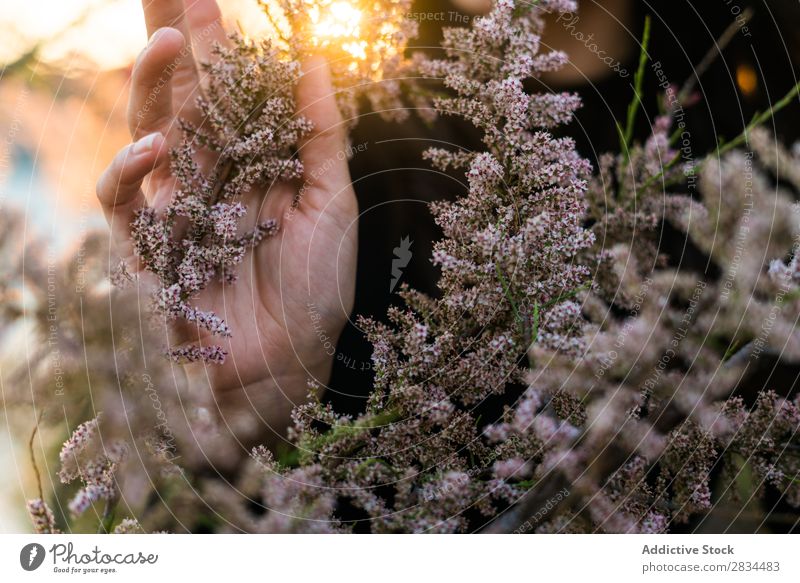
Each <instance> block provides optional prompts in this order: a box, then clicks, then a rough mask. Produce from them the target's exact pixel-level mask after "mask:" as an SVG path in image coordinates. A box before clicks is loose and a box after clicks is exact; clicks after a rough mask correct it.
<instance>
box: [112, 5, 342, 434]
mask: <svg viewBox="0 0 800 583" xmlns="http://www.w3.org/2000/svg"><path fill="white" fill-rule="evenodd" d="M142 5H143V9H144V16H145V21H146V23H147V31H148V34H149V35H151V36H150V41H149V43H148V45H147V47H146V48H145V49H144V50H143V51H142V53H141V54H140V55H139V57H138V59H137V61H136V64H135V66H134V69H133V74H132V79H131V93H130V102H129V106H128V125H129V128H130V132H131V137H132V143H131V144H130V145H128V146H126V147H125V148H123V149H122V150H121V151H120V152H119V153H118V154H117V156H116V157H115V158H114V160H113V161H112V162H111V164H110V165H109V167H108V168H107V169H106V170H105V172H104V173H103V175H102V176H101V177H100V179H99V181H98V186H97V195H98V198H99V200H100V203H101V205H102V208H103V211H104V213H105V216H106V219H107V221H108V224H109V227H110V229H111V236H112V241H113V244H114V246H115V248H116V249H117V251H118V252H119V254H120V255H121V256H122V257H124V258H126V263H127V264H128V266H129V268H130V269H134V270H135V269H137V265H136V260H135V258H134V257H133V253H132V245H131V239H130V223H131V221H132V219H133V217H134V213H135V211H136V210H137V209H138V208H141V207H142V206H144V205H152V206H154V207H155V208H156V209H159V208H163V206H164V205H165V204H166V202H167V201H168V200H169V198H170V197H171V196H172V193H173V190H174V188H175V181H174V179H173V178H172V177H171V176H170V173H169V156H168V150H169V148H170V147H172V146H174V145H176V144H177V143H178V141H179V139H180V131H179V129H178V127H177V124H176V120H177V119H178V117H183V118H187V119H189V120H192V121H194V122H196V123H197V122H201V120H200V119H199V118H200V114H199V112H198V111H197V109H196V107H195V105H194V97H195V96H196V95H198V93H199V92H200V91H202V84H203V79H202V73H199V72H198V67H197V62H198V61H200V60H209V59H211V58H212V55H211V46H212V43H213V42H220V43H223V44H224V43H226V42H227V39H226V36H225V34H226V33H225V29H224V27H223V25H222V21H221V16H220V11H219V8H218V6H217V3H216V1H215V0H143V1H142ZM302 67H303V71H304V74H303V76H302V78H301V80H300V82H299V84H298V87H297V88H296V92H295V95H296V100H297V111H298V113H300V114H302V115H304V116H305V117H307V118H308V119H310V120H311V122H312V123H313V124H314V129H313V131H312V132H311V133H310V134H309V135H308V136H307V137H306V138H305V139H304V140H303V142H302V143H301V144H300V147H299V156H300V160H301V161H302V163H303V165H304V169H305V176H304V177H303V179H301V180H299V181H297V182H296V183H283V184H277V185H273V186H272V187H270V188H269V189H262V190H256V191H254V192H251V193H249V194H248V195H247V196H246V197H245V200H244V201H243V202H245V203H246V204H247V206H248V211H249V213H248V217H249V218H250V225H251V226H252V224H254V223H255V222H256V220H265V219H268V218H277V219H278V220H279V223H280V231H279V232H278V234H277V235H276V236H275V237H274V238H272V239H268V240H266V241H264V242H263V243H261V244H260V245H259V246H258V247H257V248H256V249H255V250H254V251H253V252H252V253H251V254H249V255H248V256H247V258H246V259H245V263H244V264H243V265H241V266H240V271H239V281H238V282H237V283H236V284H235V285H232V286H224V287H223V286H222V285H221V284H217V283H214V284H211V285H209V286H208V287H207V288H206V289H205V290H204V291H203V292H202V293H201V294H200V296H198V297H197V299H196V301H195V304H196V305H198V306H199V307H201V308H203V309H207V310H213V311H214V312H215V313H217V314H218V315H220V316H221V317H222V318H224V319H225V320H226V322H227V323H228V324H229V325H230V327H231V329H232V331H233V337H232V338H230V339H223V338H211V337H208V335H207V334H205V333H200V332H198V330H197V329H196V328H193V327H192V328H187V327H186V326H181V327H179V326H173V329H172V330H171V334H172V341H173V342H174V343H177V344H180V343H187V342H200V343H202V344H211V343H214V344H221V345H222V346H223V347H224V349H225V350H226V352H227V353H228V357H227V359H226V361H225V363H224V364H223V365H214V364H211V365H203V364H194V365H189V366H186V367H185V368H186V372H187V374H188V376H189V378H190V380H191V381H192V382H193V384H194V383H197V384H201V385H203V384H204V385H207V386H209V387H210V389H211V395H212V396H213V400H214V402H215V404H216V406H217V407H218V410H219V412H220V413H221V414H222V416H223V417H226V416H227V417H235V416H249V417H250V422H249V423H247V424H245V425H247V426H248V429H247V430H242V431H240V432H237V431H234V433H237V434H236V437H237V438H238V439H240V440H241V441H242V442H243V445H244V444H245V442H248V443H251V442H255V441H260V440H265V439H266V440H267V441H271V440H274V439H276V438H277V437H278V436H280V435H281V434H282V433H283V431H284V429H285V427H286V425H287V423H288V418H289V412H290V411H291V409H292V407H293V405H294V404H295V403H298V402H301V401H302V400H303V398H304V397H305V395H306V394H307V391H308V384H307V383H308V380H309V379H314V380H316V381H317V382H318V383H320V384H322V385H323V386H324V384H325V383H327V381H328V380H329V377H330V374H331V368H332V364H333V355H332V354H330V353H331V350H330V348H326V345H325V344H324V343H323V342H322V341H321V340H320V335H321V334H324V336H326V337H327V339H328V340H329V342H330V343H332V344H333V345H334V346H335V344H336V341H337V340H338V337H339V335H340V334H341V331H342V329H343V328H344V325H345V323H346V322H347V318H348V316H349V314H350V311H351V309H352V306H353V295H354V287H355V269H356V254H357V229H356V219H357V215H358V206H357V203H356V198H355V193H354V192H353V188H352V185H351V180H350V174H349V170H348V167H347V161H346V157H345V156H344V155H342V152H344V151H345V148H346V146H345V144H346V135H345V127H344V125H343V123H342V119H341V116H340V113H339V111H338V109H337V106H336V101H335V94H334V90H333V87H332V84H331V80H330V72H329V69H328V66H327V63H326V62H325V60H324V59H323V58H321V57H318V56H315V57H310V58H309V59H308V60H306V61H305V62H303V63H302ZM199 156H200V158H199V162H200V163H201V164H203V165H204V166H205V167H208V166H209V164H211V163H213V162H214V160H213V159H211V158H210V156H209V154H208V153H202V152H201V153H200V154H199ZM323 169H324V170H323ZM301 186H302V191H301ZM298 193H300V194H301V196H300V198H299V204H298V205H297V207H296V208H294V209H293V208H292V201H293V200H294V199H295V198H296V197H297V195H298ZM140 276H141V278H140V280H141V281H142V282H143V283H144V284H146V283H147V274H145V273H140ZM309 302H313V308H310V307H309ZM312 315H313V317H314V321H312ZM317 318H319V319H318V320H317ZM328 346H330V344H328ZM240 425H241V424H240ZM240 425H236V424H235V423H234V424H233V425H232V426H237V427H238V426H240Z"/></svg>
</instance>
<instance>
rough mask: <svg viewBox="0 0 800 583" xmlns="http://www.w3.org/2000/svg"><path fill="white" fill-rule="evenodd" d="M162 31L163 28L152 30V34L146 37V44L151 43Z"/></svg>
mask: <svg viewBox="0 0 800 583" xmlns="http://www.w3.org/2000/svg"><path fill="white" fill-rule="evenodd" d="M162 32H164V29H163V28H159V29H158V30H154V31H153V34H151V35H150V38H149V39H147V44H148V45H151V44H153V41H154V40H156V39H157V38H158V37H159V36H161V33H162Z"/></svg>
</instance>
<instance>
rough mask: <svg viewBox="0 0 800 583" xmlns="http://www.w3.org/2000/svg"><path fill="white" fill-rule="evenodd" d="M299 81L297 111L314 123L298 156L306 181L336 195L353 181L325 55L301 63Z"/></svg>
mask: <svg viewBox="0 0 800 583" xmlns="http://www.w3.org/2000/svg"><path fill="white" fill-rule="evenodd" d="M301 67H302V76H301V77H300V81H299V82H298V84H297V89H296V102H297V114H298V115H302V116H304V117H306V118H307V119H308V120H309V121H311V123H312V124H313V127H312V129H311V131H310V132H309V133H307V134H306V135H305V136H304V137H303V139H302V140H300V143H299V151H298V154H299V157H300V161H301V162H302V163H303V167H304V174H305V175H304V178H305V181H306V184H308V185H309V186H312V187H314V189H315V190H317V189H319V190H321V191H326V192H328V193H329V194H330V195H335V194H336V193H337V192H338V191H339V190H341V189H342V188H345V187H346V186H348V185H349V184H350V172H349V170H348V167H347V153H346V145H345V144H346V139H347V132H346V127H345V123H344V121H343V120H342V115H341V113H340V112H339V107H338V106H337V104H336V90H335V89H334V87H333V82H332V79H331V71H330V67H329V66H328V62H327V60H326V59H325V58H324V57H321V56H312V57H309V58H308V59H307V60H305V61H303V63H302V64H301Z"/></svg>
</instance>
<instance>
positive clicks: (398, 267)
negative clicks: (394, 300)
mask: <svg viewBox="0 0 800 583" xmlns="http://www.w3.org/2000/svg"><path fill="white" fill-rule="evenodd" d="M413 243H414V241H410V240H409V238H408V237H403V238H402V239H400V245H399V246H398V247H395V248H394V250H393V251H394V259H392V281H391V283H389V293H392V292H393V291H394V288H395V287H396V286H397V282H399V281H400V278H401V277H402V276H403V269H404V268H405V267H406V266H407V265H408V262H409V261H411V245H412V244H413Z"/></svg>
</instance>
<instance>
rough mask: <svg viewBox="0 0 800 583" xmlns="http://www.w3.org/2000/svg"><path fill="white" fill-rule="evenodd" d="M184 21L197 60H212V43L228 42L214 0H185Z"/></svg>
mask: <svg viewBox="0 0 800 583" xmlns="http://www.w3.org/2000/svg"><path fill="white" fill-rule="evenodd" d="M186 22H187V23H188V25H189V32H190V34H191V39H192V50H194V55H195V59H196V60H197V61H198V62H199V61H211V60H213V59H212V53H211V49H212V47H213V46H214V43H219V44H221V45H223V46H224V45H226V44H227V43H228V37H227V36H226V35H225V28H224V26H223V24H222V14H221V12H220V10H219V6H218V5H217V1H216V0H186Z"/></svg>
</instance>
